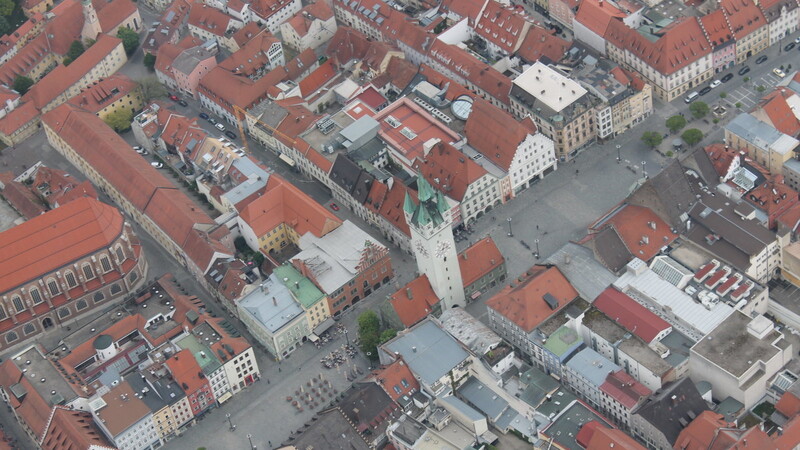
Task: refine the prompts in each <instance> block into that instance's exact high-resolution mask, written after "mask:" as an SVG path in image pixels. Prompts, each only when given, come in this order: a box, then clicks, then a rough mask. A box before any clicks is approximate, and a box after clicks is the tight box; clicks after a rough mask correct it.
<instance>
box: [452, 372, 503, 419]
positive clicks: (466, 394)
mask: <svg viewBox="0 0 800 450" xmlns="http://www.w3.org/2000/svg"><path fill="white" fill-rule="evenodd" d="M457 392H458V395H459V396H460V397H462V398H463V399H464V400H466V401H467V402H468V403H469V404H471V405H473V406H474V407H475V408H476V409H478V410H479V411H481V412H482V413H483V414H484V415H486V417H488V418H489V419H490V420H491V421H493V422H494V421H496V420H497V419H499V418H500V416H501V415H502V414H503V412H505V410H506V409H508V402H507V401H505V400H504V399H503V398H502V397H500V396H499V395H497V394H495V392H494V391H493V390H492V388H490V387H489V386H486V385H485V384H483V383H481V382H480V381H479V380H478V379H477V378H475V377H469V378H468V379H467V381H466V382H464V384H463V385H461V387H460V388H458V390H457Z"/></svg>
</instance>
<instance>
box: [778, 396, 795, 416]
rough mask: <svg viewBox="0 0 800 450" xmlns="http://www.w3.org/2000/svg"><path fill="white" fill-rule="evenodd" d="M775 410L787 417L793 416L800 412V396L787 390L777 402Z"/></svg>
mask: <svg viewBox="0 0 800 450" xmlns="http://www.w3.org/2000/svg"><path fill="white" fill-rule="evenodd" d="M775 410H776V411H778V412H779V413H781V414H783V415H784V416H785V417H788V418H792V417H794V416H796V415H798V414H800V398H797V396H796V395H794V394H793V393H791V392H785V393H784V394H783V395H782V396H781V398H780V400H778V403H776V404H775Z"/></svg>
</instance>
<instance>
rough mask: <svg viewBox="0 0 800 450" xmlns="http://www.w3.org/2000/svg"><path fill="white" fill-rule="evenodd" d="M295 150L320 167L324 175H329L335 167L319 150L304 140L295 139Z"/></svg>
mask: <svg viewBox="0 0 800 450" xmlns="http://www.w3.org/2000/svg"><path fill="white" fill-rule="evenodd" d="M294 149H295V150H297V151H298V152H300V154H302V155H303V156H305V157H306V159H308V161H309V162H310V163H311V164H314V165H315V166H317V167H319V169H320V170H321V171H322V173H325V174H327V173H328V172H330V171H331V167H333V162H332V161H331V160H329V159H328V158H326V157H325V156H323V155H322V154H321V153H320V152H319V151H317V149H315V148H314V147H312V146H311V144H309V143H308V142H306V141H305V140H304V139H300V138H298V139H295V141H294Z"/></svg>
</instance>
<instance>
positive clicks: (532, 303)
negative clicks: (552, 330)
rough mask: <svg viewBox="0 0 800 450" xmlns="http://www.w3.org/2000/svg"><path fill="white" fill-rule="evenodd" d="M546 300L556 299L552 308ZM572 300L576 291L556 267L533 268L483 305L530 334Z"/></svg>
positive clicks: (575, 296) (576, 296)
mask: <svg viewBox="0 0 800 450" xmlns="http://www.w3.org/2000/svg"><path fill="white" fill-rule="evenodd" d="M546 297H547V298H551V297H552V298H553V299H555V300H556V302H557V304H555V305H553V306H554V308H551V306H550V305H549V304H548V302H547V301H546V300H545V298H546ZM576 298H578V291H576V290H575V288H574V287H572V285H571V284H569V281H567V279H566V278H564V275H563V274H562V273H561V271H560V270H558V267H556V266H533V267H532V268H531V269H530V270H528V272H527V273H526V274H523V275H522V276H521V277H520V279H519V280H514V282H512V284H510V285H509V286H507V287H505V288H504V289H503V290H501V291H500V292H498V293H497V294H495V296H494V297H492V298H490V299H489V300H488V301H487V302H486V306H487V307H488V308H492V309H494V310H495V311H497V312H498V313H500V314H501V315H502V316H504V317H506V318H507V319H508V320H510V321H511V322H513V323H515V324H517V326H519V327H520V328H522V330H523V331H525V332H526V333H530V332H531V331H533V330H534V329H535V328H536V327H538V326H539V325H540V324H541V323H542V322H544V321H545V320H547V319H548V318H549V317H551V316H552V315H554V314H556V313H557V312H558V311H560V310H561V309H563V308H564V307H565V306H566V305H567V304H568V303H569V302H571V301H572V300H574V299H576Z"/></svg>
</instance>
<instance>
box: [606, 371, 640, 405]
mask: <svg viewBox="0 0 800 450" xmlns="http://www.w3.org/2000/svg"><path fill="white" fill-rule="evenodd" d="M600 390H601V391H602V392H604V393H606V394H607V395H609V396H610V397H611V398H613V399H614V400H616V401H618V402H619V403H621V404H622V405H623V406H624V407H626V408H628V409H633V408H634V407H635V406H636V405H637V404H639V402H641V401H642V400H643V399H645V398H647V397H649V396H650V394H652V391H651V390H650V389H648V388H647V387H646V386H645V385H643V384H642V383H640V382H638V381H636V379H634V378H633V377H632V376H630V375H628V374H627V373H625V371H624V370H621V369H620V370H618V371H616V372H611V373H609V374H608V376H607V377H606V381H605V382H603V384H601V385H600Z"/></svg>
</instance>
